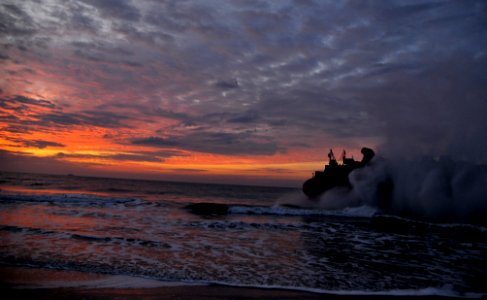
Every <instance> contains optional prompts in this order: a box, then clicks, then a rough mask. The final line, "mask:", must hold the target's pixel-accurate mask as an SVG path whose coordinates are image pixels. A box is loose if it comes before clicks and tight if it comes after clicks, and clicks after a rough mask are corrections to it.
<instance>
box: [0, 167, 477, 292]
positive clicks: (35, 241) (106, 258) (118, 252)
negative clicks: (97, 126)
mask: <svg viewBox="0 0 487 300" xmlns="http://www.w3.org/2000/svg"><path fill="white" fill-rule="evenodd" d="M0 182H1V185H0V188H1V192H0V264H3V265H10V266H12V265H13V266H28V267H33V268H51V269H57V270H70V271H82V272H95V273H103V274H113V275H129V276H134V277H143V278H151V279H156V280H160V281H168V282H186V283H222V284H228V285H243V286H252V287H269V286H274V287H285V288H298V289H309V290H315V291H316V290H321V291H356V292H360V291H367V292H390V293H407V294H415V293H417V292H421V291H424V290H425V289H426V290H432V291H441V293H442V294H447V295H466V296H469V295H470V296H471V295H485V294H486V293H487V285H486V284H485V283H486V282H487V281H486V279H487V276H486V275H487V229H486V228H485V227H481V226H474V225H468V224H432V223H425V222H417V221H411V220H407V219H404V218H399V217H394V216H387V215H380V214H378V213H377V212H376V211H375V210H374V209H372V208H370V207H358V208H355V209H344V210H339V211H323V210H309V209H308V210H301V209H292V208H285V207H278V206H276V205H275V203H276V202H277V201H278V200H279V199H281V198H282V197H293V195H299V190H295V189H287V188H267V187H245V186H229V185H207V184H187V183H169V182H155V181H137V180H121V179H104V178H86V177H77V176H50V175H34V174H15V173H0ZM197 202H214V203H224V204H227V205H229V206H230V210H229V214H228V215H223V216H200V215H194V214H191V213H190V212H188V211H187V210H186V209H184V206H186V205H187V204H190V203H197Z"/></svg>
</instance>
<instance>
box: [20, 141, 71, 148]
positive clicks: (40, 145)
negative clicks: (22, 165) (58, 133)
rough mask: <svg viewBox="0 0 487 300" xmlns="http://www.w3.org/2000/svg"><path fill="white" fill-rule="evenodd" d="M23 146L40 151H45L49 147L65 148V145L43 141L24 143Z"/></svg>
mask: <svg viewBox="0 0 487 300" xmlns="http://www.w3.org/2000/svg"><path fill="white" fill-rule="evenodd" d="M22 144H23V145H24V146H26V147H36V148H39V149H44V148H47V147H64V145H63V144H60V143H56V142H51V141H43V140H35V141H23V142H22Z"/></svg>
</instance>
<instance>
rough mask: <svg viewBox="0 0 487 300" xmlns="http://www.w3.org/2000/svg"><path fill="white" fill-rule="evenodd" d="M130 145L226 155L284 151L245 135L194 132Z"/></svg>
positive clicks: (134, 142) (146, 139) (147, 139)
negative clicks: (174, 148)
mask: <svg viewBox="0 0 487 300" xmlns="http://www.w3.org/2000/svg"><path fill="white" fill-rule="evenodd" d="M132 144H134V145H144V146H150V147H162V148H171V147H176V148H179V149H184V150H189V151H197V152H204V153H216V154H226V155H241V154H245V155H271V154H274V153H276V152H277V151H284V150H283V149H279V148H278V147H277V146H276V144H274V143H272V142H268V141H257V140H255V139H254V138H253V137H252V136H250V135H248V134H246V133H224V132H195V133H190V134H188V135H185V136H181V137H169V138H159V137H148V138H141V139H135V140H133V141H132Z"/></svg>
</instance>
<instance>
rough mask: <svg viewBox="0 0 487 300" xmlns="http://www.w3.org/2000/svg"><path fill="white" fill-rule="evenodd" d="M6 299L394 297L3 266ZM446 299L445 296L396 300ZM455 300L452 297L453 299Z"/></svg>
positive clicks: (0, 277) (1, 281)
mask: <svg viewBox="0 0 487 300" xmlns="http://www.w3.org/2000/svg"><path fill="white" fill-rule="evenodd" d="M0 287H1V293H2V295H3V296H2V299H19V298H22V299H24V298H26V299H112V298H115V299H348V298H360V299H377V298H379V299H380V298H382V299H385V298H390V297H392V296H390V295H387V296H379V295H335V294H327V293H312V292H305V291H294V290H286V289H262V288H247V287H231V286H223V285H188V284H178V283H164V282H160V281H156V280H150V279H140V278H133V277H128V276H111V275H103V274H95V273H85V272H73V271H57V270H49V269H31V268H19V267H0ZM411 297H412V298H414V299H445V298H446V297H441V296H393V298H411ZM450 299H451V298H450Z"/></svg>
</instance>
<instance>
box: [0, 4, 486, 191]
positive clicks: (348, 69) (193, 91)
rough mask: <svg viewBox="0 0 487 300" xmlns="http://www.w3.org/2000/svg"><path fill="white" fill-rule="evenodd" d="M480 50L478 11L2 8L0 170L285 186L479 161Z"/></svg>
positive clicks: (468, 7)
mask: <svg viewBox="0 0 487 300" xmlns="http://www.w3.org/2000/svg"><path fill="white" fill-rule="evenodd" d="M486 51H487V2H486V1H473V0H472V1H358V0H356V1H321V0H320V1H318V0H316V1H312V0H309V1H308V0H300V1H298V0H296V1H290V0H289V1H286V0H282V1H259V0H232V1H226V0H221V1H216V0H205V1H185V0H178V1H155V0H147V1H142V0H137V1H130V0H104V1H102V0H100V1H95V0H66V1H50V0H32V1H8V0H7V1H2V3H1V4H0V170H4V171H21V172H37V173H54V174H76V175H88V176H108V177H123V178H143V179H156V180H175V181H197V182H215V183H218V182H220V183H236V184H259V185H282V186H296V187H298V186H300V184H301V183H302V182H303V181H304V180H305V179H307V178H308V177H310V175H311V173H312V172H313V171H314V170H319V169H322V168H323V165H324V163H325V162H326V160H327V153H328V149H330V148H333V149H334V150H335V153H336V154H340V153H341V151H342V149H347V153H348V154H349V155H350V156H351V155H353V156H354V158H355V159H357V160H359V159H361V154H360V149H361V147H363V146H367V147H371V148H373V149H375V150H376V152H377V153H379V154H380V155H384V156H389V157H392V156H398V157H411V156H432V157H440V156H449V157H453V158H455V159H461V160H469V161H474V162H477V163H486V162H487V138H486V137H487V134H486V132H487V131H486V130H487V121H486V120H487V118H486V117H485V114H486V113H487V96H486V95H487V52H486ZM337 156H339V155H337Z"/></svg>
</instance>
